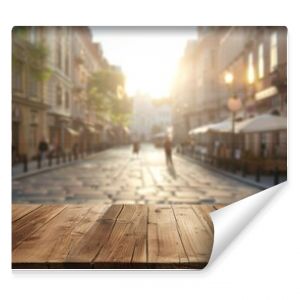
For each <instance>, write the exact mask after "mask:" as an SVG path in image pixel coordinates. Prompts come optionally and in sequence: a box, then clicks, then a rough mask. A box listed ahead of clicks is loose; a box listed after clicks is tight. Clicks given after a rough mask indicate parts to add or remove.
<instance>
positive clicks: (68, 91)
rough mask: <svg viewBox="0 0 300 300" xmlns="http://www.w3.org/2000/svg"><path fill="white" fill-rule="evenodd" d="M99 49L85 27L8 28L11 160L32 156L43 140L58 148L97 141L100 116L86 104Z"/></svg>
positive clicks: (99, 65) (98, 67)
mask: <svg viewBox="0 0 300 300" xmlns="http://www.w3.org/2000/svg"><path fill="white" fill-rule="evenodd" d="M103 61H104V59H103V56H102V50H101V47H100V45H99V44H96V43H94V42H93V40H92V34H91V32H90V29H89V28H88V27H16V28H14V30H13V33H12V153H13V162H17V161H20V160H21V159H23V157H24V156H26V157H27V158H28V159H33V158H35V157H36V156H37V153H38V146H39V143H40V142H41V141H42V140H45V141H48V143H49V146H51V148H53V149H54V150H57V151H60V152H61V151H62V152H70V151H72V149H73V147H74V145H77V146H80V148H81V150H82V151H88V150H89V149H94V148H95V146H96V145H97V144H99V142H100V137H101V128H102V127H103V119H102V118H100V117H99V116H97V115H96V110H95V108H94V107H93V106H92V105H91V104H89V103H88V98H87V88H88V86H87V85H88V80H89V78H90V76H91V75H92V74H93V73H95V72H97V71H99V70H101V68H102V64H103Z"/></svg>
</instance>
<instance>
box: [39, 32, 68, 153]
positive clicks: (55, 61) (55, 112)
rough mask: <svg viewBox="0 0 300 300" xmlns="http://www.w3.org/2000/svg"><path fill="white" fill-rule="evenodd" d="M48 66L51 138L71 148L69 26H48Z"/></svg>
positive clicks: (62, 145) (51, 141)
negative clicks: (49, 72)
mask: <svg viewBox="0 0 300 300" xmlns="http://www.w3.org/2000/svg"><path fill="white" fill-rule="evenodd" d="M44 31H45V43H46V47H47V48H48V51H49V55H48V67H49V69H50V70H51V75H50V78H49V79H48V80H47V84H46V99H47V103H48V105H49V110H48V113H47V125H48V139H49V143H50V144H52V145H53V146H54V147H55V148H57V149H61V150H64V151H69V150H70V148H71V143H70V137H69V134H70V130H69V128H70V127H71V118H72V87H73V83H72V61H71V59H72V40H71V28H69V27H46V28H45V29H44Z"/></svg>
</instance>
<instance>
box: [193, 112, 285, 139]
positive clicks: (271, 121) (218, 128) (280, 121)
mask: <svg viewBox="0 0 300 300" xmlns="http://www.w3.org/2000/svg"><path fill="white" fill-rule="evenodd" d="M286 128H287V119H286V118H285V117H282V116H275V115H271V114H263V115H259V116H256V117H253V118H248V119H245V120H242V121H235V124H234V129H235V130H234V131H235V133H242V132H245V133H246V132H263V131H276V130H286ZM231 130H232V120H231V119H230V118H229V119H226V120H224V121H222V122H220V123H215V124H208V125H204V126H201V127H197V128H195V129H192V130H190V131H189V134H190V135H197V134H200V133H206V132H209V131H210V132H221V133H226V132H231Z"/></svg>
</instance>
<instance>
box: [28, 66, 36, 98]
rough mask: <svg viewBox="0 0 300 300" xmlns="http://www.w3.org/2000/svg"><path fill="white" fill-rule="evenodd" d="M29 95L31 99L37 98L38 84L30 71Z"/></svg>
mask: <svg viewBox="0 0 300 300" xmlns="http://www.w3.org/2000/svg"><path fill="white" fill-rule="evenodd" d="M29 95H30V96H31V97H37V96H38V82H37V80H36V78H35V77H34V71H33V70H31V71H30V76H29Z"/></svg>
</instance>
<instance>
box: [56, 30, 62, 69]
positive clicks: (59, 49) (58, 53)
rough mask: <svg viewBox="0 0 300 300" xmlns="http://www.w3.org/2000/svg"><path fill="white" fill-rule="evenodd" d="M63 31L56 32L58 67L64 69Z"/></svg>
mask: <svg viewBox="0 0 300 300" xmlns="http://www.w3.org/2000/svg"><path fill="white" fill-rule="evenodd" d="M61 39H62V36H61V30H60V29H59V28H57V30H56V66H57V67H58V68H59V69H61V68H62V49H61V48H62V43H61Z"/></svg>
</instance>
